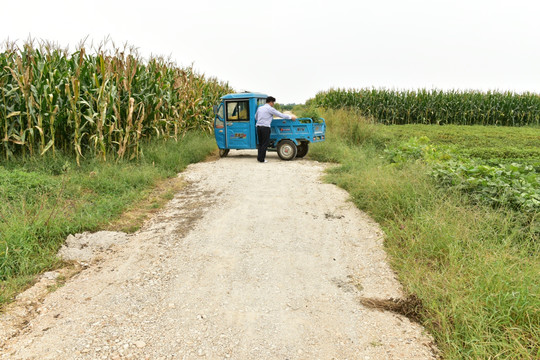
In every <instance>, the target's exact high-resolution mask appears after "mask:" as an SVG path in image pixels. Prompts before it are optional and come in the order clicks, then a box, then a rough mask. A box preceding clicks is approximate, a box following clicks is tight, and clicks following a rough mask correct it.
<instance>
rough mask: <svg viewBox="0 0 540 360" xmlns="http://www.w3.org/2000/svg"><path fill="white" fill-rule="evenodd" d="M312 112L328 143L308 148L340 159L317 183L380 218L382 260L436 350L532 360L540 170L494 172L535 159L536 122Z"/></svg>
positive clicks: (538, 350) (538, 293)
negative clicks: (427, 120) (398, 121)
mask: <svg viewBox="0 0 540 360" xmlns="http://www.w3.org/2000/svg"><path fill="white" fill-rule="evenodd" d="M322 115H323V116H324V117H325V118H326V119H327V122H328V136H327V141H326V142H324V143H322V144H320V145H318V146H313V148H312V152H311V157H312V158H314V159H317V160H321V161H332V162H337V163H340V164H341V165H340V166H338V167H335V168H332V169H331V170H330V171H329V173H328V175H327V176H326V180H327V181H329V182H331V183H334V184H337V185H338V186H341V187H343V188H344V189H346V190H347V191H348V192H349V193H350V195H351V199H352V201H353V202H354V203H355V204H356V205H357V206H358V207H359V208H360V209H362V210H364V211H366V212H367V213H368V214H370V215H371V216H372V217H373V218H374V219H375V220H376V221H377V222H379V223H380V224H381V226H382V228H383V229H384V231H385V234H386V238H385V247H386V250H387V252H388V254H389V255H390V259H391V264H392V266H393V268H394V269H395V271H396V272H397V274H398V276H399V279H400V281H401V282H402V284H403V285H404V287H405V290H406V292H407V293H408V294H414V295H416V296H417V297H418V298H419V299H420V301H421V303H422V308H421V309H420V310H419V312H420V314H419V315H420V318H421V319H422V323H423V325H424V326H425V327H426V328H427V329H428V330H429V332H430V333H431V334H433V336H434V338H435V340H436V342H437V345H438V347H439V348H440V349H441V351H442V355H443V357H444V358H446V359H495V358H500V359H503V358H504V359H537V358H538V357H539V356H540V347H539V344H540V313H539V309H540V289H539V286H540V284H539V282H538V274H539V273H540V257H539V255H540V251H539V250H540V241H539V240H540V216H539V213H538V210H539V207H538V204H540V203H535V202H534V201H535V200H540V176H539V173H538V168H535V167H534V166H528V167H526V169H527V170H526V171H525V170H523V169H522V168H521V167H520V168H519V169H521V170H523V171H524V172H526V174H524V173H522V172H521V170H519V169H518V170H516V171H513V170H512V171H510V170H509V171H508V173H504V172H499V171H500V170H499V169H500V168H505V167H506V166H511V164H512V163H513V162H515V161H520V162H522V163H526V164H537V161H538V156H537V154H538V152H539V151H540V129H539V128H508V127H489V126H486V127H479V126H433V125H403V126H385V125H377V124H373V123H372V122H370V121H368V120H367V119H365V118H363V117H361V116H359V115H358V114H356V113H354V112H351V111H346V110H326V111H323V113H322ZM428 139H429V140H428ZM469 166H470V168H469ZM520 166H522V167H523V166H525V165H520ZM475 167H476V168H475ZM518 167H519V166H518ZM440 169H442V170H444V171H446V170H448V169H451V170H453V172H450V174H457V175H456V176H455V178H452V179H454V180H455V182H454V183H451V182H447V183H445V182H444V181H441V178H440V174H438V173H437V171H439V170H440ZM455 169H459V171H458V170H455ZM462 169H465V170H462ZM471 169H472V175H471V174H470V173H469V172H467V171H469V170H471ZM478 169H480V170H478ZM488 170H489V171H488ZM460 171H462V172H460ZM490 171H494V174H495V176H492V175H491V173H490ZM500 174H502V175H503V176H501V175H500ZM448 176H450V175H448ZM452 176H454V175H452ZM490 176H491V177H493V178H495V179H503V180H504V181H505V183H504V184H499V182H496V181H490V179H491V178H490ZM471 178H473V179H474V181H473V180H471ZM478 179H479V180H478ZM486 179H487V180H486ZM524 179H525V180H524ZM501 181H502V180H501ZM529 185H530V186H529ZM526 186H529V187H526ZM522 187H526V188H525V190H527V189H528V190H530V189H532V190H531V192H530V193H528V195H529V196H530V198H529V200H530V203H529V205H530V206H526V204H525V203H523V204H522V203H520V202H519V201H517V202H516V201H514V198H513V197H511V196H509V195H516V193H515V192H511V191H508V189H509V188H510V189H512V190H514V189H515V188H517V189H518V190H519V191H525V190H523V189H522ZM519 191H518V194H517V195H516V196H517V198H520V196H521V195H519ZM486 194H491V195H493V197H494V198H495V197H498V199H499V200H501V199H502V200H501V201H494V200H493V199H492V198H491V197H492V196H487V195H486Z"/></svg>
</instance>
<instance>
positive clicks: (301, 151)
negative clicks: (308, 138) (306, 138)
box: [296, 142, 309, 158]
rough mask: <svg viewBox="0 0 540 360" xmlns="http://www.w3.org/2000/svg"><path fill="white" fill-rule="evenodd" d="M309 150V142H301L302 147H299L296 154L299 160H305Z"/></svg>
mask: <svg viewBox="0 0 540 360" xmlns="http://www.w3.org/2000/svg"><path fill="white" fill-rule="evenodd" d="M308 150H309V143H307V142H301V143H300V145H298V152H297V153H296V157H297V158H303V157H304V156H306V155H307V153H308Z"/></svg>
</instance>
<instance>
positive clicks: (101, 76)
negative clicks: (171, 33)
mask: <svg viewBox="0 0 540 360" xmlns="http://www.w3.org/2000/svg"><path fill="white" fill-rule="evenodd" d="M230 91H231V89H230V88H229V86H228V85H227V84H226V83H222V82H219V81H218V80H216V79H214V78H206V77H205V76H204V75H201V74H197V73H196V72H194V71H193V69H192V68H190V67H188V68H181V67H178V66H177V65H175V64H174V63H172V62H171V61H167V60H165V59H163V58H159V57H153V58H151V59H150V60H148V61H143V59H142V58H141V57H140V56H139V55H138V54H137V51H136V50H135V49H134V48H133V47H124V48H115V47H113V48H112V50H109V47H108V46H107V44H102V45H100V46H99V47H97V48H96V49H94V50H93V51H92V52H89V51H88V50H87V49H86V48H85V47H84V45H80V46H79V48H78V49H77V51H75V52H73V53H71V54H69V53H68V52H67V51H66V50H62V49H60V48H59V47H58V46H55V45H52V44H50V43H47V42H43V41H41V42H39V43H37V44H35V43H34V42H32V41H30V42H27V43H25V44H24V45H23V46H21V47H18V46H17V45H16V44H10V43H6V44H5V45H4V49H3V51H2V52H1V53H0V141H1V143H2V144H1V146H0V158H3V159H9V158H10V157H12V156H14V155H21V156H23V157H26V156H42V155H45V154H46V153H49V152H50V153H52V154H53V155H55V154H56V152H57V150H59V149H60V150H62V151H63V152H64V153H66V154H73V155H74V156H75V158H76V161H77V163H80V159H81V158H82V157H84V156H92V157H94V156H95V157H98V158H100V159H103V160H106V159H108V158H113V159H123V158H136V157H138V156H139V155H140V153H141V147H140V144H141V141H142V140H143V139H149V138H174V139H178V137H179V136H181V135H182V134H183V133H184V132H185V131H186V130H190V129H199V130H211V120H212V118H213V114H212V105H214V104H215V103H217V101H218V99H219V97H220V96H222V95H224V94H225V93H227V92H230Z"/></svg>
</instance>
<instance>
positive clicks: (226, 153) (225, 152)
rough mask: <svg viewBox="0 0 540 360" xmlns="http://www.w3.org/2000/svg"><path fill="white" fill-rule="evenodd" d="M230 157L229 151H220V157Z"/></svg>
mask: <svg viewBox="0 0 540 360" xmlns="http://www.w3.org/2000/svg"><path fill="white" fill-rule="evenodd" d="M227 155H229V149H219V157H225V156H227Z"/></svg>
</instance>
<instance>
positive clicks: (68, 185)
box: [0, 133, 215, 305]
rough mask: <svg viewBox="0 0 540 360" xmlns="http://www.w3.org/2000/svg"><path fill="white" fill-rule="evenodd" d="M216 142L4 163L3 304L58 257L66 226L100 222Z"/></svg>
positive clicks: (191, 140) (0, 193) (88, 227)
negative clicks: (104, 156)
mask: <svg viewBox="0 0 540 360" xmlns="http://www.w3.org/2000/svg"><path fill="white" fill-rule="evenodd" d="M214 149H215V142H214V140H213V139H212V138H211V137H209V136H208V135H204V134H196V133H188V134H187V135H186V136H185V137H184V138H182V139H181V140H180V141H178V142H175V141H174V140H169V141H153V142H152V143H150V144H145V145H144V147H143V154H144V157H143V158H142V160H140V161H138V162H134V161H132V162H128V161H118V162H102V161H100V160H96V159H92V160H87V161H83V162H82V163H81V166H80V167H78V166H77V165H76V162H75V159H74V158H73V157H62V156H60V155H59V156H57V157H56V158H54V159H53V158H52V157H47V158H45V159H34V158H31V159H29V160H27V161H24V162H22V161H19V162H15V161H11V162H4V163H0V290H1V291H0V305H1V304H4V303H6V302H9V301H10V300H11V299H12V297H13V295H14V294H16V293H17V292H18V291H20V290H21V289H22V288H23V287H24V286H26V285H27V284H28V283H29V282H30V281H31V280H32V279H33V276H34V275H36V274H38V273H41V272H43V271H46V270H49V269H52V268H55V267H57V266H59V265H61V264H60V262H59V260H58V259H57V258H56V256H55V254H56V252H57V251H58V249H59V247H60V246H61V244H62V243H63V241H64V239H65V237H66V236H67V235H68V234H73V233H78V232H82V231H94V230H97V229H100V228H102V227H104V226H106V225H107V224H109V222H111V221H113V220H114V219H116V218H118V216H119V215H120V214H122V212H123V211H125V210H126V208H127V207H128V206H129V205H130V204H133V203H134V202H136V201H138V200H140V199H141V197H144V196H146V195H147V194H148V192H149V190H150V189H151V188H152V187H153V185H154V184H156V183H157V182H158V181H160V180H162V179H165V178H168V177H172V176H175V175H176V174H177V173H178V172H180V171H182V170H183V169H184V168H185V167H186V166H187V165H188V164H190V163H194V162H198V161H201V160H203V159H204V158H205V157H206V156H207V155H208V154H209V153H210V152H211V151H213V150H214Z"/></svg>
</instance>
